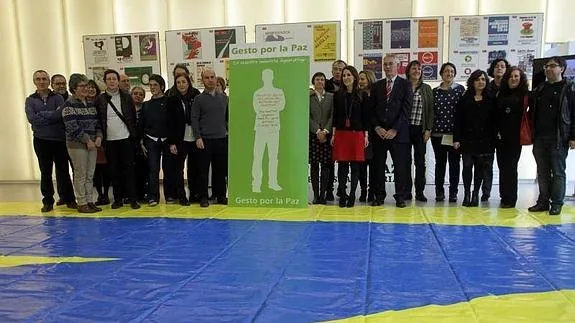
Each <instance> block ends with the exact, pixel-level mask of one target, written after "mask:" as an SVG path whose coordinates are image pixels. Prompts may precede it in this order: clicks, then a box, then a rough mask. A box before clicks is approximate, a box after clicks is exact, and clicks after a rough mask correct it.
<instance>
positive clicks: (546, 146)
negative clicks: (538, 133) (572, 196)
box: [533, 139, 569, 205]
mask: <svg viewBox="0 0 575 323" xmlns="http://www.w3.org/2000/svg"><path fill="white" fill-rule="evenodd" d="M568 150H569V147H568V145H567V143H565V144H560V145H559V147H558V146H557V141H556V140H555V139H551V140H544V139H540V140H538V139H535V142H534V143H533V156H535V162H536V163H537V182H538V183H539V198H538V199H537V203H539V204H543V205H548V204H549V200H551V205H563V198H564V197H565V185H566V175H565V164H566V162H565V161H566V159H567V152H568Z"/></svg>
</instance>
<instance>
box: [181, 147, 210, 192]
mask: <svg viewBox="0 0 575 323" xmlns="http://www.w3.org/2000/svg"><path fill="white" fill-rule="evenodd" d="M184 146H185V149H186V150H187V154H188V161H187V164H186V168H187V169H186V176H187V177H188V191H189V193H190V194H189V199H190V200H193V199H195V198H198V186H199V182H198V179H199V168H200V167H199V159H198V158H199V155H198V147H197V146H196V142H195V141H192V142H188V141H186V142H184ZM212 177H213V176H212ZM212 181H213V179H212Z"/></svg>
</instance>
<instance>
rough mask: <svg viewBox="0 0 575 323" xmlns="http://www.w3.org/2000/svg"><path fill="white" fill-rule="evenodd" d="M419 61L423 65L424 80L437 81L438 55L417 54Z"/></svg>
mask: <svg viewBox="0 0 575 323" xmlns="http://www.w3.org/2000/svg"><path fill="white" fill-rule="evenodd" d="M417 60H418V61H419V62H420V63H421V74H422V76H423V80H425V81H427V80H437V74H438V73H437V70H438V61H439V60H438V53H437V52H420V53H418V54H417Z"/></svg>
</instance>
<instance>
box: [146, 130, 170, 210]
mask: <svg viewBox="0 0 575 323" xmlns="http://www.w3.org/2000/svg"><path fill="white" fill-rule="evenodd" d="M144 146H146V150H147V151H148V169H149V171H150V172H149V174H148V179H149V183H148V184H149V185H148V200H149V201H151V200H154V201H156V202H159V201H160V169H162V170H163V172H164V182H163V184H164V197H165V198H166V199H167V198H168V197H172V196H169V195H168V192H167V188H166V180H168V181H170V180H171V178H172V177H173V176H174V171H173V167H174V166H173V165H172V161H173V160H172V157H171V156H170V155H171V153H170V146H169V145H168V144H167V143H166V142H161V141H155V140H152V139H150V138H149V137H147V136H146V137H145V138H144ZM160 165H161V166H160Z"/></svg>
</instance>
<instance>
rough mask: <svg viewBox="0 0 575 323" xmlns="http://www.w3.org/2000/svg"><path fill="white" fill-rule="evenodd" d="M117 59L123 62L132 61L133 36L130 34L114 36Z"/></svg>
mask: <svg viewBox="0 0 575 323" xmlns="http://www.w3.org/2000/svg"><path fill="white" fill-rule="evenodd" d="M114 44H115V45H116V59H117V61H118V62H121V63H131V62H132V59H133V51H132V38H131V37H130V36H116V37H114Z"/></svg>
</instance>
